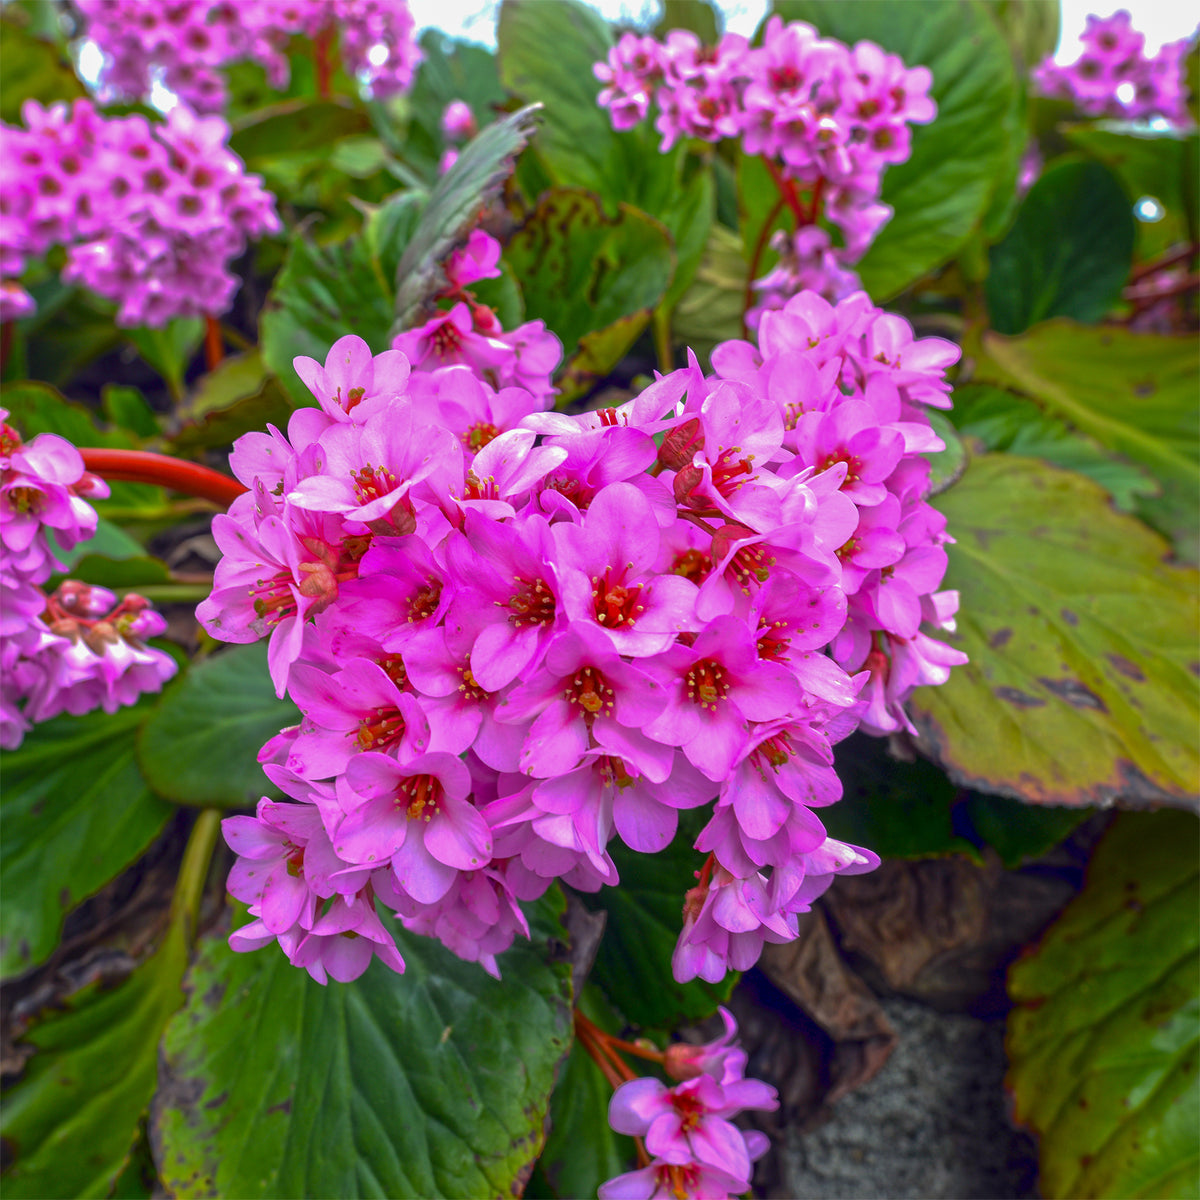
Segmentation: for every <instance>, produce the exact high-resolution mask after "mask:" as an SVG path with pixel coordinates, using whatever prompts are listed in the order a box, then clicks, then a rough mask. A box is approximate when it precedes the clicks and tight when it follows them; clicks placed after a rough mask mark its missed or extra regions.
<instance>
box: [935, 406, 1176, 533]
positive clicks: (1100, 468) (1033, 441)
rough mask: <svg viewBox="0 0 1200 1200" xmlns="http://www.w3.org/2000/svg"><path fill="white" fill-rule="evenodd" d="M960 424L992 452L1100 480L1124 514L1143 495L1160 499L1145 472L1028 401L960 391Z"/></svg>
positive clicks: (957, 412)
mask: <svg viewBox="0 0 1200 1200" xmlns="http://www.w3.org/2000/svg"><path fill="white" fill-rule="evenodd" d="M953 416H954V424H955V425H956V426H957V428H958V430H959V431H960V432H961V433H962V434H964V435H965V436H967V437H972V438H976V439H978V440H979V441H981V442H982V443H983V444H984V446H985V447H986V448H987V449H988V450H1003V451H1005V452H1006V453H1008V454H1020V455H1022V456H1024V457H1025V458H1040V459H1044V460H1045V461H1046V462H1048V463H1053V464H1054V465H1055V466H1056V467H1066V468H1067V470H1069V471H1078V472H1079V473H1080V474H1081V475H1086V476H1087V477H1088V478H1089V479H1094V480H1095V481H1096V482H1097V483H1098V484H1099V485H1100V486H1101V487H1102V488H1104V490H1105V491H1106V492H1108V494H1109V495H1110V496H1112V498H1113V502H1114V503H1115V504H1116V506H1117V507H1118V508H1119V509H1120V510H1121V511H1122V512H1133V511H1134V509H1135V508H1136V507H1137V503H1138V497H1139V496H1157V495H1158V494H1159V491H1160V489H1159V486H1158V484H1157V483H1156V482H1155V481H1154V479H1153V477H1152V476H1151V475H1150V474H1149V472H1147V471H1146V470H1145V469H1144V468H1142V467H1139V466H1137V465H1136V464H1135V463H1131V462H1129V461H1128V460H1127V459H1123V458H1120V457H1118V456H1117V455H1115V454H1110V453H1109V452H1108V451H1107V450H1105V449H1104V448H1103V447H1102V446H1101V445H1100V444H1099V443H1098V442H1096V441H1095V440H1094V439H1092V438H1090V437H1086V436H1085V435H1084V434H1081V433H1075V432H1072V430H1071V429H1070V428H1069V427H1068V425H1067V423H1066V422H1065V421H1061V420H1059V419H1058V418H1057V417H1051V416H1047V415H1046V414H1045V413H1044V412H1042V410H1041V409H1040V408H1038V406H1037V405H1036V404H1035V403H1034V402H1033V401H1032V400H1028V399H1026V398H1025V397H1024V396H1018V395H1015V394H1014V393H1013V392H1009V391H1005V390H1004V389H1003V388H998V387H994V386H992V385H991V384H987V383H968V384H964V385H963V386H961V387H956V388H955V389H954V414H953Z"/></svg>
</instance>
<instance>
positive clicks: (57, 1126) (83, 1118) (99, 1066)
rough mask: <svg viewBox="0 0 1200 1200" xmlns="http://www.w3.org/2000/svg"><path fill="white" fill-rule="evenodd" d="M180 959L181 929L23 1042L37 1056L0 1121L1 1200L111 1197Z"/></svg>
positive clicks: (153, 1066) (150, 1074)
mask: <svg viewBox="0 0 1200 1200" xmlns="http://www.w3.org/2000/svg"><path fill="white" fill-rule="evenodd" d="M187 959H188V949H187V939H186V934H185V930H184V928H183V926H182V925H179V926H177V927H173V928H172V930H171V932H170V933H169V934H168V936H167V941H166V943H165V944H164V946H163V948H162V949H161V950H160V951H159V952H158V953H157V954H156V955H154V957H153V958H151V959H149V960H148V961H147V962H145V963H143V964H142V965H141V966H140V967H138V968H137V969H136V970H135V971H134V972H133V974H132V975H130V976H129V978H128V979H126V980H125V981H124V982H122V983H121V984H120V985H119V986H117V987H115V988H105V987H104V986H103V985H102V984H101V983H94V984H90V985H89V986H87V987H85V988H83V989H82V990H81V991H79V992H77V993H75V994H74V995H73V996H72V997H71V998H70V1000H69V1001H68V1007H67V1009H66V1011H65V1012H63V1013H56V1014H55V1015H54V1016H53V1017H51V1018H50V1019H49V1020H47V1021H45V1022H44V1023H42V1024H41V1025H39V1026H38V1027H37V1028H36V1029H35V1030H34V1031H33V1033H32V1034H31V1035H30V1036H29V1037H28V1038H27V1039H26V1040H27V1041H28V1042H31V1043H32V1044H33V1045H34V1046H36V1047H37V1053H36V1054H35V1055H34V1057H33V1059H32V1060H31V1061H30V1063H29V1066H28V1067H27V1068H26V1070H25V1074H24V1077H23V1078H22V1079H21V1081H20V1082H19V1083H18V1084H17V1085H16V1086H15V1087H13V1088H11V1089H10V1090H9V1091H7V1092H6V1093H5V1097H4V1110H3V1119H2V1121H0V1130H2V1132H3V1136H4V1139H5V1144H6V1145H7V1146H9V1147H10V1148H11V1149H12V1151H13V1154H14V1158H13V1161H12V1165H11V1166H10V1167H9V1168H8V1169H6V1170H5V1172H4V1177H3V1178H4V1194H5V1196H7V1197H11V1198H12V1200H18V1198H25V1197H28V1198H29V1200H41V1198H43V1197H46V1196H78V1197H92V1196H94V1197H105V1196H109V1195H111V1194H112V1188H113V1186H114V1184H115V1183H116V1181H117V1178H118V1176H119V1175H120V1174H121V1173H122V1170H123V1168H124V1167H125V1164H126V1163H127V1162H128V1161H129V1159H130V1156H131V1152H132V1151H133V1149H134V1143H135V1139H136V1137H137V1133H138V1119H139V1117H140V1116H141V1114H142V1112H143V1111H144V1110H145V1108H146V1106H147V1105H148V1104H149V1103H150V1098H151V1096H152V1095H153V1093H154V1088H155V1084H156V1083H157V1068H158V1039H159V1035H160V1034H161V1032H162V1029H163V1027H164V1026H165V1025H166V1023H167V1018H168V1017H170V1015H171V1014H172V1013H173V1012H175V1011H176V1009H178V1008H179V1007H180V1005H181V1004H182V1003H183V992H182V991H181V989H180V981H181V980H182V978H183V973H184V970H185V969H186V967H187Z"/></svg>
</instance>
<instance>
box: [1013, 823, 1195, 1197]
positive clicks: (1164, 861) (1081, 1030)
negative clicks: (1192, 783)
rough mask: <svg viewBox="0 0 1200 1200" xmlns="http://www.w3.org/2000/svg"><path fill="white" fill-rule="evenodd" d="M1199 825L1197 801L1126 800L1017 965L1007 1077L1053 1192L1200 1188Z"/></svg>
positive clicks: (1173, 1193) (1153, 1193)
mask: <svg viewBox="0 0 1200 1200" xmlns="http://www.w3.org/2000/svg"><path fill="white" fill-rule="evenodd" d="M1198 835H1200V828H1197V824H1196V821H1195V819H1194V818H1193V817H1191V816H1189V815H1187V814H1185V813H1169V812H1163V813H1125V814H1122V815H1121V816H1120V817H1118V818H1117V820H1116V821H1115V822H1114V824H1113V825H1112V827H1111V829H1110V830H1109V831H1108V833H1107V834H1106V835H1105V838H1104V840H1103V841H1102V842H1101V843H1100V845H1099V846H1098V847H1097V849H1096V853H1095V855H1094V857H1093V859H1092V862H1091V866H1090V868H1089V872H1088V879H1087V883H1086V885H1085V887H1084V889H1083V891H1082V892H1081V893H1080V894H1079V896H1078V897H1076V899H1075V900H1073V901H1072V902H1071V904H1070V905H1069V906H1068V907H1067V909H1066V911H1065V912H1064V913H1063V915H1062V917H1061V918H1060V919H1059V920H1058V921H1057V922H1056V923H1055V924H1054V926H1052V927H1051V929H1050V931H1049V933H1048V934H1047V935H1046V936H1045V938H1043V940H1042V942H1041V944H1040V945H1039V946H1038V947H1037V949H1036V950H1035V951H1034V952H1033V953H1032V954H1030V955H1028V956H1027V957H1026V958H1024V959H1022V960H1021V961H1020V962H1018V963H1017V964H1016V965H1015V966H1014V967H1013V968H1012V970H1011V971H1010V972H1009V981H1008V986H1009V993H1010V995H1011V996H1012V999H1013V1000H1014V1001H1015V1002H1016V1005H1017V1007H1016V1008H1014V1009H1013V1011H1012V1013H1011V1015H1010V1017H1009V1023H1008V1053H1009V1060H1010V1063H1011V1067H1010V1070H1009V1076H1008V1085H1009V1087H1010V1088H1011V1090H1012V1092H1013V1096H1014V1099H1015V1101H1016V1115H1017V1119H1018V1120H1020V1121H1022V1122H1023V1123H1025V1124H1028V1125H1030V1126H1031V1127H1032V1128H1034V1129H1035V1130H1036V1131H1037V1132H1038V1134H1039V1135H1040V1141H1041V1146H1040V1157H1041V1176H1040V1179H1039V1184H1040V1190H1041V1192H1042V1194H1043V1195H1044V1196H1046V1197H1047V1198H1048V1200H1057V1198H1059V1197H1113V1198H1118V1197H1119V1198H1121V1200H1125V1198H1126V1197H1190V1196H1195V1195H1197V1194H1200V1166H1198V1163H1197V1154H1196V1130H1197V1128H1198V1127H1200V1079H1198V1078H1197V1070H1196V1069H1197V1065H1198V1063H1200V999H1197V996H1198V993H1200V956H1198V954H1197V950H1198V949H1200V937H1198V926H1197V923H1196V911H1197V908H1198V907H1200V861H1198V857H1197V842H1198Z"/></svg>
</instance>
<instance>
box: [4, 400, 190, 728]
mask: <svg viewBox="0 0 1200 1200" xmlns="http://www.w3.org/2000/svg"><path fill="white" fill-rule="evenodd" d="M7 416H8V413H7V412H6V411H5V410H4V409H0V747H2V748H3V749H5V750H14V749H16V747H17V746H19V745H20V744H21V741H22V739H23V738H24V736H25V734H26V733H27V732H28V730H29V728H30V726H31V725H32V724H33V723H34V722H38V721H48V720H49V719H50V718H51V717H54V716H57V715H58V714H59V713H61V712H69V713H74V714H75V715H77V716H78V715H80V714H82V713H85V712H89V711H91V710H92V709H94V708H103V709H104V711H105V712H115V711H116V709H117V708H118V707H119V706H120V705H123V704H132V703H133V702H134V701H135V700H136V699H137V698H138V696H139V695H141V694H142V693H143V692H147V691H152V692H157V691H159V690H160V689H161V688H162V685H163V683H164V682H165V681H166V680H168V679H170V678H171V676H172V675H174V674H175V671H176V664H175V660H174V659H173V658H171V656H170V655H169V654H165V653H163V651H161V650H156V649H154V648H153V647H150V646H147V645H146V644H145V639H146V638H150V637H154V636H156V635H158V634H160V633H163V632H164V631H165V629H166V622H165V621H163V619H162V617H161V616H160V615H159V614H158V613H156V612H154V611H153V609H151V608H150V606H149V602H148V601H147V600H145V599H143V598H142V597H141V596H136V595H133V594H130V595H127V596H126V597H125V598H124V599H123V600H120V601H118V599H117V597H116V596H115V595H113V593H112V592H110V591H109V590H108V589H107V588H101V587H91V586H89V585H88V584H84V583H78V582H76V581H75V580H73V579H68V580H66V581H65V582H64V583H62V584H61V585H60V586H59V587H58V588H57V589H56V590H55V592H54V593H53V595H51V596H47V595H46V594H45V592H43V590H42V588H41V586H40V585H41V584H43V583H45V582H46V580H48V579H49V578H50V576H51V575H52V574H53V573H54V572H55V571H61V570H63V569H64V567H63V564H62V563H61V562H60V561H59V559H58V554H59V553H60V552H62V551H66V550H70V549H72V548H73V547H75V546H77V545H78V544H79V543H80V542H84V541H87V540H88V539H90V538H91V537H93V536H94V535H95V532H96V521H97V517H96V510H95V509H94V508H92V506H91V505H90V504H89V503H88V502H87V500H86V499H85V498H84V497H87V496H91V497H95V498H101V499H102V498H103V497H105V496H107V495H108V487H107V485H106V484H105V483H104V481H103V480H101V479H98V478H97V477H96V476H95V475H91V474H89V473H88V472H86V471H85V470H84V469H83V459H82V458H81V457H80V454H79V451H78V450H76V449H75V447H74V446H72V445H71V443H70V442H68V441H66V440H65V439H64V438H61V437H58V436H57V435H56V434H53V433H42V434H39V435H38V436H37V437H35V438H34V439H33V441H31V442H28V443H23V442H22V441H21V438H20V436H19V435H18V434H17V432H16V430H15V429H13V428H12V426H10V425H8V424H6V423H5V419H6V418H7ZM51 538H53V540H51Z"/></svg>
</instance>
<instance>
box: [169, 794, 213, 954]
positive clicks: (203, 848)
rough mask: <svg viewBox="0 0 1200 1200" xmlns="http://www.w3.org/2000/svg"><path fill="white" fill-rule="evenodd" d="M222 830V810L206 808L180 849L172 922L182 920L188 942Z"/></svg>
mask: <svg viewBox="0 0 1200 1200" xmlns="http://www.w3.org/2000/svg"><path fill="white" fill-rule="evenodd" d="M220 832H221V811H220V809H216V808H206V809H205V810H204V811H203V812H202V813H201V814H200V816H199V818H198V819H197V821H196V824H195V825H193V826H192V833H191V836H190V837H189V838H188V843H187V847H186V849H185V850H184V852H183V862H182V863H181V864H180V867H179V879H178V882H176V884H175V894H174V895H173V896H172V897H171V921H172V923H174V922H177V921H182V922H183V923H184V929H185V932H186V934H187V939H188V941H189V942H190V941H191V939H192V937H193V936H194V935H195V932H196V918H197V917H198V916H199V913H200V900H201V897H203V895H204V884H205V881H206V880H207V879H208V866H209V863H211V862H212V856H213V850H215V849H216V845H217V835H218V834H219V833H220Z"/></svg>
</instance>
